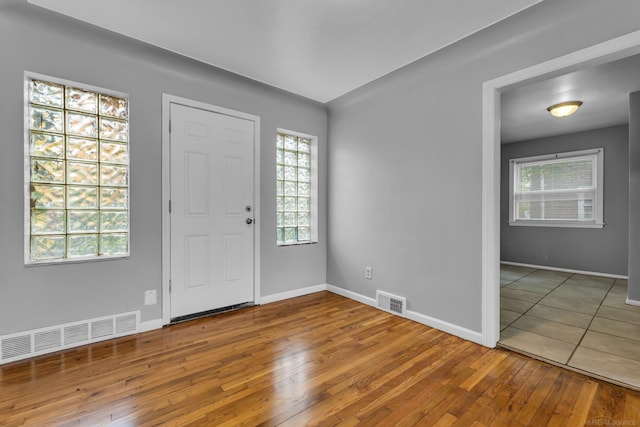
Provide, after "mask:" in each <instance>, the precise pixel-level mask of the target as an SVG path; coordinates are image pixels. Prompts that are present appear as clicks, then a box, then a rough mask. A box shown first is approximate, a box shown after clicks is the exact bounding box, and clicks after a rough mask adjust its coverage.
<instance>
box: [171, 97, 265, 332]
mask: <svg viewBox="0 0 640 427" xmlns="http://www.w3.org/2000/svg"><path fill="white" fill-rule="evenodd" d="M170 146H171V148H170V154H171V160H170V162H171V171H170V175H171V179H170V180H171V189H170V192H171V196H170V197H171V213H170V215H171V219H170V222H171V224H170V227H171V235H170V236H171V237H170V239H171V255H170V258H171V263H170V269H171V272H170V280H171V282H170V283H171V286H170V292H171V293H170V295H171V297H170V305H171V310H170V311H171V318H172V319H174V318H176V317H180V316H185V315H190V314H195V313H200V312H203V311H208V310H213V309H217V308H222V307H227V306H230V305H235V304H241V303H245V302H252V301H254V273H253V269H254V252H253V245H254V226H253V223H252V222H253V218H254V217H253V182H254V181H253V170H254V169H253V167H254V166H253V150H254V122H253V121H250V120H246V119H242V118H238V117H232V116H229V115H224V114H219V113H216V112H212V111H207V110H203V109H198V108H192V107H186V106H184V105H179V104H176V103H171V104H170Z"/></svg>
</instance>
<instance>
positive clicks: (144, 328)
mask: <svg viewBox="0 0 640 427" xmlns="http://www.w3.org/2000/svg"><path fill="white" fill-rule="evenodd" d="M163 326H164V323H163V322H162V319H153V320H147V321H146V322H140V330H139V332H148V331H153V330H154V329H162V327H163Z"/></svg>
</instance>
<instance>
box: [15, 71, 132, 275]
mask: <svg viewBox="0 0 640 427" xmlns="http://www.w3.org/2000/svg"><path fill="white" fill-rule="evenodd" d="M30 80H43V81H47V82H51V83H55V84H59V85H62V86H73V87H76V88H79V89H85V90H89V91H92V92H98V93H100V94H103V95H110V96H115V97H119V98H126V100H127V154H128V162H127V180H128V182H127V187H126V188H127V194H128V196H127V209H126V212H127V217H128V223H127V231H126V234H127V253H126V254H116V255H97V256H85V257H78V258H62V259H46V260H32V259H31V188H30V187H31V152H30V142H31V140H30V131H31V129H30V124H29V120H30V118H29V113H30V110H29V109H30V102H29V82H30ZM23 84H24V86H23V94H22V99H23V108H24V112H23V119H24V122H23V126H22V127H23V131H24V134H23V148H24V159H23V161H24V164H23V181H24V189H23V191H24V205H23V215H24V222H23V234H24V240H23V245H24V246H23V252H24V265H25V266H26V267H31V266H39V265H63V264H80V263H86V262H95V261H108V260H115V259H128V258H130V257H131V159H132V155H131V146H130V144H131V99H130V96H129V94H128V93H125V92H120V91H115V90H111V89H106V88H102V87H98V86H93V85H90V84H85V83H81V82H76V81H73V80H68V79H61V78H58V77H53V76H49V75H46V74H41V73H35V72H32V71H26V70H25V72H24V78H23ZM65 135H66V134H65ZM65 162H66V159H65ZM66 234H67V233H65V235H66Z"/></svg>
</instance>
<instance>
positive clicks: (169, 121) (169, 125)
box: [169, 120, 171, 133]
mask: <svg viewBox="0 0 640 427" xmlns="http://www.w3.org/2000/svg"><path fill="white" fill-rule="evenodd" d="M169 133H171V120H169Z"/></svg>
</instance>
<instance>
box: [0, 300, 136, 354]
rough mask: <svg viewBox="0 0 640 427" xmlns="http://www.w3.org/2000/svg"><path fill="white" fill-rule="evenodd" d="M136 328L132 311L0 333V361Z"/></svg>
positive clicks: (73, 345) (71, 345) (70, 346)
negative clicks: (14, 332)
mask: <svg viewBox="0 0 640 427" xmlns="http://www.w3.org/2000/svg"><path fill="white" fill-rule="evenodd" d="M139 330H140V312H139V311H132V312H130V313H122V314H116V315H113V316H105V317H99V318H95V319H88V320H84V321H81V322H74V323H67V324H64V325H57V326H49V327H47V328H42V329H34V330H32V331H26V332H20V333H16V334H10V335H4V336H0V365H2V364H3V363H9V362H15V361H16V360H21V359H26V358H28V357H32V356H38V355H41V354H46V353H52V352H54V351H59V350H64V349H67V348H72V347H78V346H80V345H85V344H91V343H94V342H97V341H103V340H106V339H109V338H116V337H119V336H124V335H130V334H134V333H136V332H138V331H139Z"/></svg>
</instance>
